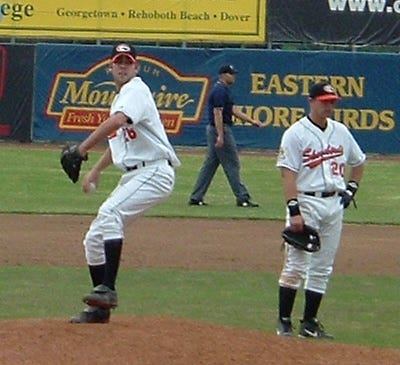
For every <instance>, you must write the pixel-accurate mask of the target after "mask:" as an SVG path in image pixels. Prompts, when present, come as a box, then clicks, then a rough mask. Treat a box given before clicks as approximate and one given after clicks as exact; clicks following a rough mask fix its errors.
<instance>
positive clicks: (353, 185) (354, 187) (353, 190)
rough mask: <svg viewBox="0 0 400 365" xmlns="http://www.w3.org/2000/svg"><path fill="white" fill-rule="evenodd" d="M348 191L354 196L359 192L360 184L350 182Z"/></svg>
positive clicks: (347, 187)
mask: <svg viewBox="0 0 400 365" xmlns="http://www.w3.org/2000/svg"><path fill="white" fill-rule="evenodd" d="M346 190H349V191H351V193H352V194H353V195H354V194H355V193H356V192H357V190H358V183H357V182H356V181H354V180H350V181H349V182H348V184H347V186H346Z"/></svg>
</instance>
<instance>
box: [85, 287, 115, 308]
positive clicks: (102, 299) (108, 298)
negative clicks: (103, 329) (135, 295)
mask: <svg viewBox="0 0 400 365" xmlns="http://www.w3.org/2000/svg"><path fill="white" fill-rule="evenodd" d="M82 300H83V302H84V303H86V304H87V305H89V306H92V307H100V308H103V309H109V308H115V307H116V306H117V305H118V297H117V292H116V291H115V290H111V289H110V288H109V287H108V286H105V285H103V284H101V285H98V286H96V287H95V288H94V289H93V291H92V292H91V293H90V294H88V295H85V296H84V297H83V299H82Z"/></svg>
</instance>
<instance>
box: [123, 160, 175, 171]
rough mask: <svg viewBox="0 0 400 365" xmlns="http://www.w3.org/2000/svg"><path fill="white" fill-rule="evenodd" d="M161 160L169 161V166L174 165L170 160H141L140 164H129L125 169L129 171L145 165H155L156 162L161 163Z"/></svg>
mask: <svg viewBox="0 0 400 365" xmlns="http://www.w3.org/2000/svg"><path fill="white" fill-rule="evenodd" d="M161 161H167V163H168V165H169V166H173V165H172V162H171V161H170V160H156V161H147V162H146V161H142V162H139V163H138V164H136V165H134V166H127V167H125V170H126V171H127V172H128V171H133V170H137V169H140V168H141V167H145V166H151V165H154V164H158V163H160V162H161Z"/></svg>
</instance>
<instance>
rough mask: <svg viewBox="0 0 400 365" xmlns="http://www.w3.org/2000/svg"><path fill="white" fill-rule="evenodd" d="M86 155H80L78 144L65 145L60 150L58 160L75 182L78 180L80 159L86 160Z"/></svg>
mask: <svg viewBox="0 0 400 365" xmlns="http://www.w3.org/2000/svg"><path fill="white" fill-rule="evenodd" d="M87 160H88V155H87V154H86V155H85V156H81V154H80V153H79V150H78V145H77V144H73V145H66V146H64V147H63V149H62V151H61V157H60V162H61V166H62V168H63V170H64V171H65V173H66V174H67V175H68V177H69V178H70V179H71V180H72V182H73V183H74V184H75V183H76V182H77V181H78V180H79V173H80V171H81V165H82V161H87Z"/></svg>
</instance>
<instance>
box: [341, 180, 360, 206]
mask: <svg viewBox="0 0 400 365" xmlns="http://www.w3.org/2000/svg"><path fill="white" fill-rule="evenodd" d="M357 190H358V184H357V183H356V182H355V181H349V183H348V184H347V186H346V190H345V191H344V192H342V193H341V194H340V195H341V196H342V198H341V200H340V203H341V204H343V208H344V209H346V208H347V207H348V206H349V205H350V203H351V202H353V204H354V207H356V208H357V204H356V201H355V200H354V196H355V195H356V192H357Z"/></svg>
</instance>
